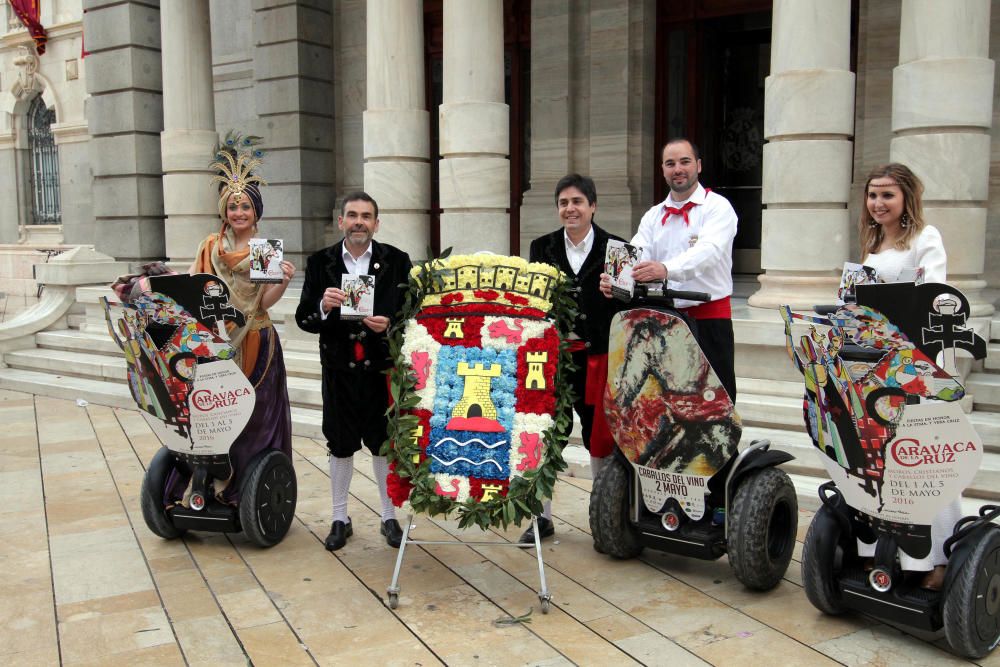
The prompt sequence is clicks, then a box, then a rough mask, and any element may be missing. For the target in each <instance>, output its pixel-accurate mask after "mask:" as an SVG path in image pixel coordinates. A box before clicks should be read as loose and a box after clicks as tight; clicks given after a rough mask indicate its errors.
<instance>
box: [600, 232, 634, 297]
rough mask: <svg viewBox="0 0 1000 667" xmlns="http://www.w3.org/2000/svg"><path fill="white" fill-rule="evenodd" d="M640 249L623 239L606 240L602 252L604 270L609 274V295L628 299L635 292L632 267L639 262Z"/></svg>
mask: <svg viewBox="0 0 1000 667" xmlns="http://www.w3.org/2000/svg"><path fill="white" fill-rule="evenodd" d="M641 256H642V250H641V249H640V248H639V247H638V246H634V245H632V244H630V243H625V242H624V241H615V240H614V239H610V240H608V248H607V250H606V251H605V254H604V272H605V273H607V274H608V275H609V276H611V296H613V297H615V298H616V299H621V300H622V301H630V300H631V299H632V295H633V294H635V279H633V278H632V268H633V267H634V266H635V265H636V264H638V263H639V258H640V257H641Z"/></svg>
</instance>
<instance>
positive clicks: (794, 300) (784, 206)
mask: <svg viewBox="0 0 1000 667" xmlns="http://www.w3.org/2000/svg"><path fill="white" fill-rule="evenodd" d="M773 11H774V13H773V19H772V21H773V24H772V33H771V35H772V36H771V74H770V76H768V77H767V79H766V80H765V82H764V138H765V139H766V140H767V141H768V143H767V144H765V145H764V183H763V195H762V199H763V203H764V204H765V205H766V208H765V209H764V211H763V218H762V223H761V224H762V227H763V229H762V237H763V241H762V244H761V266H762V268H764V269H765V273H764V274H763V275H761V276H760V277H759V278H758V280H759V281H760V285H761V287H760V290H758V291H757V292H756V293H755V294H753V295H752V296H751V297H750V300H749V303H750V305H752V306H757V307H761V308H774V307H776V306H778V305H780V304H792V305H793V306H795V307H800V308H802V307H805V308H807V307H810V306H811V305H812V304H814V303H825V302H829V301H830V300H831V299H832V298H833V297H834V295H835V292H836V288H837V284H838V280H839V276H840V273H841V269H842V267H843V264H844V262H845V261H848V260H851V259H855V260H856V259H857V258H856V257H855V253H852V249H851V247H850V237H851V233H850V226H851V220H850V216H849V214H848V210H847V205H848V201H849V199H850V187H851V160H852V144H851V136H852V135H853V133H854V74H853V73H852V72H851V71H850V69H849V68H850V45H851V25H850V21H851V3H850V0H775V2H774V10H773Z"/></svg>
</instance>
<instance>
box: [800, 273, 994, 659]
mask: <svg viewBox="0 0 1000 667" xmlns="http://www.w3.org/2000/svg"><path fill="white" fill-rule="evenodd" d="M855 297H856V303H851V304H847V305H845V306H842V307H830V308H817V312H820V313H821V314H822V315H823V316H821V317H817V316H814V315H800V314H797V313H793V312H792V311H791V309H790V308H787V307H785V308H783V309H782V315H783V318H784V320H785V334H786V343H787V345H788V350H789V354H790V355H791V357H792V359H793V361H794V362H795V364H796V366H797V367H798V369H799V370H800V372H802V374H803V376H804V378H805V386H806V392H805V399H804V410H803V412H804V416H805V421H806V428H807V430H808V432H809V434H810V436H811V438H812V440H813V443H814V444H815V445H816V447H817V449H818V451H819V454H820V458H821V460H822V461H823V464H824V466H825V468H826V469H827V472H828V473H829V474H830V476H831V478H832V481H830V482H827V483H825V484H823V485H822V486H821V487H820V489H819V495H820V500H821V501H822V506H821V507H820V509H819V511H817V513H816V515H815V517H814V518H813V521H812V524H811V525H810V526H809V532H808V533H807V535H806V539H805V543H804V547H803V551H802V579H803V585H804V587H805V591H806V595H807V596H808V598H809V601H810V602H812V604H813V605H814V606H815V607H816V608H817V609H819V610H820V611H823V612H824V613H827V614H840V613H843V612H845V611H847V610H854V611H860V612H864V613H867V614H870V615H872V616H874V617H877V618H881V619H886V620H890V621H893V622H896V623H900V624H904V625H908V626H911V627H914V628H919V629H922V630H925V631H937V630H940V629H941V628H942V627H943V628H944V631H945V636H946V637H947V639H948V642H949V644H951V646H952V648H953V649H954V650H955V651H956V652H957V653H960V654H961V655H964V656H967V657H971V658H981V657H983V656H985V655H986V654H988V653H989V652H990V651H991V650H992V649H993V648H995V647H996V645H997V643H998V642H1000V528H998V527H997V526H996V525H995V524H994V523H993V521H994V520H995V519H996V518H997V516H1000V507H998V506H996V505H985V506H983V507H981V508H980V510H979V513H978V515H976V516H969V517H965V518H962V519H960V520H959V521H958V522H957V523H955V525H954V528H953V531H952V534H951V535H950V536H949V537H948V538H947V539H946V540H945V541H944V543H943V553H944V556H945V557H947V573H946V576H945V581H944V585H943V586H942V587H941V589H940V590H939V591H933V590H926V589H923V588H921V580H922V578H923V574H924V572H906V571H904V568H903V564H904V561H903V556H900V552H903V554H905V555H906V557H907V558H909V557H912V558H914V559H922V558H925V557H927V556H928V555H929V554H930V553H931V550H932V548H933V542H932V537H931V524H932V522H933V520H934V518H935V516H936V515H937V514H938V513H939V512H940V511H941V510H942V509H944V508H945V507H946V506H947V505H948V504H949V503H950V502H951V501H952V500H953V499H955V498H957V497H959V496H960V495H961V492H962V491H963V490H964V488H965V487H966V486H967V485H968V484H969V483H970V482H971V481H972V478H973V477H974V475H975V472H976V470H977V469H978V467H979V462H980V460H981V459H982V453H983V447H982V441H981V439H980V438H979V436H978V434H977V433H976V431H975V429H974V428H972V425H971V423H970V422H969V420H968V418H967V417H966V416H965V414H964V413H963V411H962V410H961V408H960V406H959V405H958V404H957V403H956V401H958V399H960V398H962V396H964V394H965V390H964V388H963V387H962V385H961V383H960V382H959V381H958V380H957V379H955V375H956V373H955V370H954V354H955V350H956V349H964V350H966V351H967V352H969V353H970V354H971V355H972V356H973V357H974V358H977V359H979V358H982V357H984V356H985V353H986V344H985V341H984V340H983V339H982V338H981V337H979V336H978V335H976V334H975V333H974V332H973V331H972V330H971V329H969V328H967V327H966V326H965V324H966V318H967V316H968V314H969V312H970V310H969V303H968V301H967V299H966V298H965V297H964V296H963V295H962V294H961V293H960V292H958V291H957V290H955V289H954V288H952V287H950V286H948V285H944V284H937V283H931V284H923V285H915V284H914V283H895V284H888V285H885V284H883V285H864V286H858V288H857V291H856V295H855ZM796 322H803V323H806V324H809V325H810V326H809V328H808V330H807V331H806V333H805V335H802V336H800V337H799V339H798V340H796V339H795V335H794V333H793V326H794V324H795V323H796ZM862 545H868V548H867V549H866V551H867V550H870V549H871V545H874V556H872V557H863V556H861V555H860V552H861V551H862Z"/></svg>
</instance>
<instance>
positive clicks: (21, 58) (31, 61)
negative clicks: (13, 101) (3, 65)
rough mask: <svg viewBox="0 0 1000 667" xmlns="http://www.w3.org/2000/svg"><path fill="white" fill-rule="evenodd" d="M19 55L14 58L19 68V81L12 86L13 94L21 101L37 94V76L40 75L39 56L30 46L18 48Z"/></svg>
mask: <svg viewBox="0 0 1000 667" xmlns="http://www.w3.org/2000/svg"><path fill="white" fill-rule="evenodd" d="M17 50H18V55H17V57H15V58H14V65H16V66H17V68H18V70H17V81H15V82H14V83H13V85H12V86H11V91H10V92H11V93H12V94H13V95H14V97H16V98H17V99H19V100H23V99H25V98H27V97H29V96H30V95H31V94H32V93H33V92H35V90H36V88H35V84H36V79H35V74H37V73H38V54H36V53H35V50H34V48H32V47H28V46H19V47H17Z"/></svg>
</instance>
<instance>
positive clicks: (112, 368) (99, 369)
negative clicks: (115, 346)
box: [4, 348, 126, 383]
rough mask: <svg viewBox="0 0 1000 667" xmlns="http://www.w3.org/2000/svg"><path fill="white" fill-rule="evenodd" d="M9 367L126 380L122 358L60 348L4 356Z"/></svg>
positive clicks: (40, 349)
mask: <svg viewBox="0 0 1000 667" xmlns="http://www.w3.org/2000/svg"><path fill="white" fill-rule="evenodd" d="M4 361H6V362H7V365H8V366H10V367H11V368H18V369H21V370H28V371H38V372H44V373H50V374H52V375H54V376H57V377H64V376H68V377H82V378H89V379H91V380H106V381H110V382H121V383H124V382H125V381H126V376H125V358H124V356H114V355H110V354H88V353H85V352H73V351H70V350H61V349H44V348H35V349H33V350H18V351H16V352H8V353H7V354H6V355H4Z"/></svg>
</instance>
